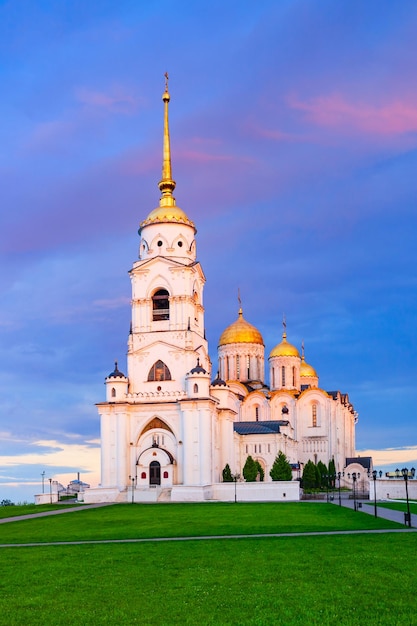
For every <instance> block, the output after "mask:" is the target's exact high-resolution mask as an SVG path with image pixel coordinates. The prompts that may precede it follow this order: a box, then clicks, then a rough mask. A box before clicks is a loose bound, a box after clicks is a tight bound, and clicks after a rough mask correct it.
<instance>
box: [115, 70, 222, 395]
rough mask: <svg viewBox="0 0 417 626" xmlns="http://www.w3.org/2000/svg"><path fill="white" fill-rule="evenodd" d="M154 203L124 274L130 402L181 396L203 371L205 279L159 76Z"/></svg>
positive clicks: (207, 366)
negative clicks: (180, 190)
mask: <svg viewBox="0 0 417 626" xmlns="http://www.w3.org/2000/svg"><path fill="white" fill-rule="evenodd" d="M162 101H163V103H164V130H163V155H162V177H161V180H160V182H159V184H158V186H159V189H160V192H161V196H160V199H159V205H158V206H157V207H156V208H155V209H154V210H153V211H151V212H150V213H149V215H148V217H147V218H146V219H145V220H144V221H143V222H141V224H140V228H139V235H140V245H139V260H138V261H136V262H135V263H134V264H133V268H132V269H131V271H130V278H131V283H132V323H131V332H130V335H129V340H128V364H127V365H128V379H129V396H130V398H132V399H133V401H135V402H140V401H141V399H144V400H147V399H149V394H152V397H156V396H159V397H161V396H162V394H165V395H172V394H174V395H176V397H177V398H178V397H181V396H182V395H183V394H185V393H186V374H187V373H188V372H189V371H190V370H191V369H192V368H193V367H194V366H195V363H196V360H197V358H198V359H199V362H200V363H201V365H202V366H203V367H204V368H205V369H206V370H207V371H208V372H209V371H210V369H211V368H210V361H209V356H208V347H207V342H206V339H205V333H204V308H203V289H204V283H205V276H204V273H203V270H202V268H201V265H200V264H199V263H198V261H197V260H196V242H195V234H196V232H197V231H196V228H195V225H194V223H193V222H192V221H191V220H190V219H189V218H188V216H187V215H186V213H185V212H184V211H183V210H182V209H180V208H179V207H178V206H177V204H176V201H175V197H174V195H173V192H174V190H175V186H176V183H175V181H174V180H173V177H172V166H171V145H170V134H169V102H170V94H169V91H168V75H167V74H166V75H165V91H164V93H163V95H162Z"/></svg>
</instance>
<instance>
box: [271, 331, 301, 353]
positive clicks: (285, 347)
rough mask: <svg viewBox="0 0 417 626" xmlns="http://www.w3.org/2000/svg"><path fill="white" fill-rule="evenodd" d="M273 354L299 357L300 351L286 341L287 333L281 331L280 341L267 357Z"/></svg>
mask: <svg viewBox="0 0 417 626" xmlns="http://www.w3.org/2000/svg"><path fill="white" fill-rule="evenodd" d="M274 356H298V358H300V353H299V352H298V350H297V348H296V347H295V346H293V345H292V344H291V343H288V341H287V333H282V341H281V343H279V344H278V345H277V346H275V348H273V350H272V351H271V354H270V355H269V358H271V357H274Z"/></svg>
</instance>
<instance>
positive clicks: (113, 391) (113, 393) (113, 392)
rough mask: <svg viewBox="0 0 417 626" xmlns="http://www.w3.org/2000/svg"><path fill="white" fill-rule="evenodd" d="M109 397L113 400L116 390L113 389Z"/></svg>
mask: <svg viewBox="0 0 417 626" xmlns="http://www.w3.org/2000/svg"><path fill="white" fill-rule="evenodd" d="M111 397H112V398H115V397H116V389H115V388H114V387H113V389H112V390H111Z"/></svg>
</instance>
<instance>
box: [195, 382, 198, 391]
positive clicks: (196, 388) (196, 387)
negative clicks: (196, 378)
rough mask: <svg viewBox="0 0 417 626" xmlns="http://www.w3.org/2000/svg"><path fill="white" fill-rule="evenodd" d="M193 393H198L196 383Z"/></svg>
mask: <svg viewBox="0 0 417 626" xmlns="http://www.w3.org/2000/svg"><path fill="white" fill-rule="evenodd" d="M194 393H198V385H197V383H195V384H194Z"/></svg>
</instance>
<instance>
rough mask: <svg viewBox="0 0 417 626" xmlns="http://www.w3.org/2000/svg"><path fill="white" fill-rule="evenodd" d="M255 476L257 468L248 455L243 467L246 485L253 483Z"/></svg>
mask: <svg viewBox="0 0 417 626" xmlns="http://www.w3.org/2000/svg"><path fill="white" fill-rule="evenodd" d="M257 475H258V467H257V465H256V463H255V461H254V460H253V458H252V457H251V456H250V455H249V456H248V458H247V459H246V463H245V465H244V466H243V478H244V479H245V480H246V482H247V483H254V482H255V480H256V477H257Z"/></svg>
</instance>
